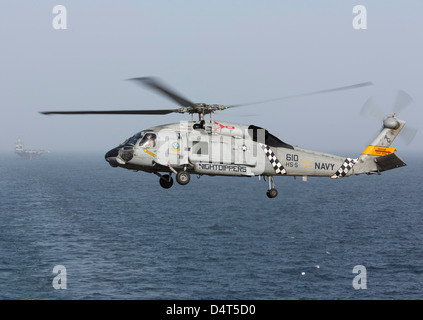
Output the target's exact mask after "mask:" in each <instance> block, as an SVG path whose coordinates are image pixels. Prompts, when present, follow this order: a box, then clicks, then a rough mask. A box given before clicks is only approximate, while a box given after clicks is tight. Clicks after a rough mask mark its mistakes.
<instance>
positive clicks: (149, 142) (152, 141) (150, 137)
mask: <svg viewBox="0 0 423 320" xmlns="http://www.w3.org/2000/svg"><path fill="white" fill-rule="evenodd" d="M138 145H139V146H140V147H141V148H145V149H149V148H154V147H155V146H156V135H155V134H154V133H147V134H146V135H145V136H144V137H143V138H142V139H141V140H140V143H139V144H138Z"/></svg>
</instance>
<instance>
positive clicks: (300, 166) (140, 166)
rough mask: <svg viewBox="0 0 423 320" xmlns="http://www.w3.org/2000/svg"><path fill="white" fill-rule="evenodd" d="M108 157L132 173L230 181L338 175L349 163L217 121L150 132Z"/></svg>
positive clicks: (257, 129) (258, 130)
mask: <svg viewBox="0 0 423 320" xmlns="http://www.w3.org/2000/svg"><path fill="white" fill-rule="evenodd" d="M105 157H106V160H107V161H108V162H109V164H110V165H111V166H113V167H122V168H126V169H129V170H141V171H146V172H154V173H156V172H172V171H173V172H175V171H180V170H184V171H187V172H189V173H195V174H200V175H202V174H205V175H229V176H276V175H290V176H333V175H334V174H335V173H336V171H337V170H338V169H339V168H340V167H341V166H342V164H343V163H344V161H345V159H346V158H345V157H342V156H336V155H331V154H327V153H322V152H317V151H312V150H307V149H303V148H299V147H294V146H292V145H290V144H287V143H285V142H283V141H281V140H280V139H279V138H277V137H275V136H274V135H272V134H270V133H269V132H268V131H267V130H265V129H263V128H260V127H257V126H254V125H241V124H236V123H229V122H224V121H217V120H208V121H204V122H203V123H199V122H193V121H182V122H180V123H173V124H167V125H161V126H156V127H151V128H149V129H146V130H143V131H141V132H138V133H136V134H135V135H134V136H132V137H131V138H128V139H127V140H126V141H125V142H123V143H122V144H121V145H119V146H118V147H116V148H114V149H112V150H110V151H109V152H107V154H106V156H105ZM348 174H351V173H350V172H349V173H348Z"/></svg>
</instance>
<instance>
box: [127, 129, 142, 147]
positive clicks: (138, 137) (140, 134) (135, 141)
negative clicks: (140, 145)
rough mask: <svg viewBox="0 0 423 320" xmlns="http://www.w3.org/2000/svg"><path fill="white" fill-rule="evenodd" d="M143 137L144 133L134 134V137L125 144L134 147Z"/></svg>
mask: <svg viewBox="0 0 423 320" xmlns="http://www.w3.org/2000/svg"><path fill="white" fill-rule="evenodd" d="M141 136H142V132H138V133H137V134H134V135H133V136H132V137H130V138H129V139H127V140H126V141H125V142H124V143H123V144H132V145H133V146H134V145H135V144H136V143H137V141H138V139H140V138H141Z"/></svg>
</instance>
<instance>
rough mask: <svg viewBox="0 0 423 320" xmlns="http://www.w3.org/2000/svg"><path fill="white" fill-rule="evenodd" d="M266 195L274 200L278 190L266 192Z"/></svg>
mask: <svg viewBox="0 0 423 320" xmlns="http://www.w3.org/2000/svg"><path fill="white" fill-rule="evenodd" d="M266 195H267V196H268V197H269V198H275V197H276V196H277V195H278V190H276V189H270V190H267V192H266Z"/></svg>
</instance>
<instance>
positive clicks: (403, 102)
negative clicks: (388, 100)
mask: <svg viewBox="0 0 423 320" xmlns="http://www.w3.org/2000/svg"><path fill="white" fill-rule="evenodd" d="M412 101H413V98H411V97H410V96H409V95H408V94H407V93H406V92H404V91H402V90H399V91H398V94H397V98H396V100H395V103H394V108H393V110H392V112H393V113H399V112H400V111H402V110H404V109H405V107H407V106H408V105H409V104H410V103H411V102H412Z"/></svg>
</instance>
